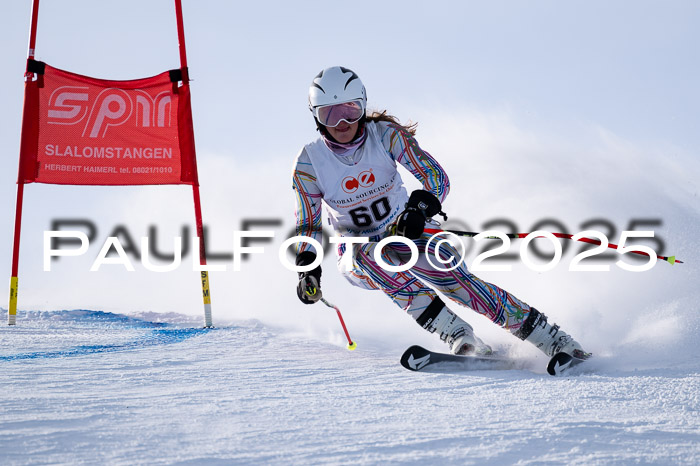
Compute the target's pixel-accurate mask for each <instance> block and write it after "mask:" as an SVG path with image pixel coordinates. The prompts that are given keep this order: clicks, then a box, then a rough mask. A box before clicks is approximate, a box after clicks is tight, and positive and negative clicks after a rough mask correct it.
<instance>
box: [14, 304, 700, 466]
mask: <svg viewBox="0 0 700 466" xmlns="http://www.w3.org/2000/svg"><path fill="white" fill-rule="evenodd" d="M438 343H439V342H438ZM438 349H439V346H438ZM401 352H402V350H401V349H398V348H397V349H393V350H387V349H386V348H383V347H382V345H380V344H378V343H373V342H371V341H370V342H366V344H364V345H363V344H362V342H359V343H358V349H357V350H356V351H354V352H350V351H347V350H346V349H345V348H344V346H343V345H342V344H339V340H337V339H336V340H335V341H334V342H324V341H320V340H319V339H314V338H308V337H307V336H304V335H299V334H293V333H290V332H289V331H285V330H282V329H275V328H271V327H269V326H264V325H262V324H260V323H259V322H255V321H242V322H238V323H234V324H230V325H226V326H221V327H218V328H214V329H201V328H199V323H198V322H197V321H193V320H192V318H191V317H187V316H182V315H177V314H169V315H168V314H166V315H163V314H141V315H138V316H126V315H120V314H113V313H106V312H100V311H82V310H76V311H54V312H47V311H42V312H38V311H37V312H21V313H20V314H19V319H18V325H17V326H16V327H7V326H4V327H0V372H1V373H2V377H1V378H0V389H1V391H2V393H3V397H2V399H0V462H1V463H2V464H30V463H31V464H57V463H61V464H66V463H68V464H86V463H90V464H99V463H109V464H173V463H175V464H200V463H206V464H397V463H399V464H508V463H510V464H512V463H518V464H531V463H549V464H609V463H614V464H627V463H635V462H641V463H657V464H698V463H700V375H699V372H700V363H698V362H697V359H696V358H694V357H688V356H687V355H685V356H682V357H674V355H672V354H667V355H665V356H664V357H661V358H656V359H653V358H650V359H649V360H650V362H648V363H644V361H645V358H644V357H639V358H636V359H635V358H630V357H627V358H626V359H627V360H624V361H623V360H620V358H614V357H612V356H606V355H602V356H600V357H598V358H597V359H594V360H591V361H588V362H587V363H586V364H584V365H582V366H583V367H582V366H579V367H581V369H580V370H577V371H576V372H574V373H573V374H572V375H570V376H567V377H560V378H556V377H551V376H549V375H547V374H545V373H544V365H545V363H546V360H545V359H544V358H537V357H535V358H533V357H532V356H527V357H525V359H526V360H525V361H524V363H525V366H526V367H527V369H523V370H506V371H475V372H461V373H460V372H431V373H414V372H409V371H407V370H405V369H403V368H402V367H401V366H400V365H399V364H398V359H399V357H400V355H401ZM513 357H522V356H517V355H516V356H513ZM577 369H578V368H577Z"/></svg>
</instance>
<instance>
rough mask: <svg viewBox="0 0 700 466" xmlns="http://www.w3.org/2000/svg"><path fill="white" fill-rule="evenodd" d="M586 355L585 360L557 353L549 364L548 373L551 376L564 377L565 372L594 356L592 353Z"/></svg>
mask: <svg viewBox="0 0 700 466" xmlns="http://www.w3.org/2000/svg"><path fill="white" fill-rule="evenodd" d="M583 354H584V355H585V358H579V357H576V356H572V355H570V354H568V353H557V354H555V355H554V356H552V359H550V360H549V364H547V373H548V374H549V375H554V376H558V375H562V374H563V373H564V372H566V371H567V370H568V369H570V368H571V367H573V366H577V365H579V364H581V363H582V362H584V361H585V360H586V359H588V358H590V357H591V356H592V355H591V353H583Z"/></svg>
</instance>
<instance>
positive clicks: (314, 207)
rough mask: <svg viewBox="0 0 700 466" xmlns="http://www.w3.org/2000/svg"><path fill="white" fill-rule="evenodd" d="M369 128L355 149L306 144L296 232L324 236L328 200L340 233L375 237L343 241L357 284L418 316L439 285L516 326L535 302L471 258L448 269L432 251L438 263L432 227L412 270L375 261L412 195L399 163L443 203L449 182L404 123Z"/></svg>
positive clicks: (403, 258) (385, 252)
mask: <svg viewBox="0 0 700 466" xmlns="http://www.w3.org/2000/svg"><path fill="white" fill-rule="evenodd" d="M365 131H367V133H368V134H367V137H366V140H365V142H364V143H363V144H362V146H360V147H359V148H357V149H356V150H355V152H354V153H352V154H351V155H343V156H340V155H336V154H335V153H334V152H332V151H331V150H330V149H329V148H328V147H327V145H326V144H325V143H324V142H323V139H322V138H319V139H318V140H316V141H314V142H313V143H311V144H307V145H306V146H305V147H304V148H303V149H302V150H301V152H300V153H299V155H298V156H297V159H296V164H295V167H294V174H293V188H294V191H295V194H296V234H297V235H300V236H308V237H311V238H313V239H315V240H317V241H319V242H320V241H321V238H322V231H321V230H322V221H321V217H322V208H321V204H322V202H321V201H323V203H324V204H326V210H327V211H328V216H329V221H330V223H331V225H332V226H333V228H334V230H335V231H336V233H337V234H339V235H342V236H364V237H369V242H368V243H364V244H355V245H350V246H347V247H346V245H345V244H341V245H340V246H339V248H338V255H339V260H338V264H339V268H340V271H341V273H342V274H343V275H344V276H345V277H346V278H347V279H348V280H349V281H350V282H351V283H352V284H353V285H356V286H360V287H362V288H365V289H372V290H376V289H380V290H382V291H383V292H384V293H385V294H386V295H387V296H389V297H390V298H391V299H392V300H393V301H394V302H395V303H396V304H397V305H398V306H399V307H400V308H401V309H403V310H405V311H407V312H408V313H409V315H411V316H412V317H413V318H414V319H417V318H418V317H419V316H420V315H421V314H422V313H423V311H425V309H426V307H427V306H428V305H429V304H430V303H431V302H432V300H433V299H434V298H435V297H436V292H435V290H437V291H439V292H440V293H442V294H444V295H445V296H447V297H448V298H449V299H451V300H452V301H454V302H456V303H458V304H460V305H462V306H465V307H468V308H471V309H473V310H474V311H476V312H478V313H479V314H483V315H485V316H486V317H488V318H489V319H490V320H491V321H492V322H494V323H496V324H498V325H500V326H502V327H504V328H506V329H508V330H510V331H511V332H513V333H515V332H516V331H517V330H518V329H519V328H520V326H521V324H522V323H523V320H524V319H525V318H526V317H527V315H528V313H529V312H530V306H528V305H527V304H526V303H524V302H523V301H521V300H519V299H518V298H516V297H515V296H513V295H512V294H510V293H508V292H507V291H505V290H503V289H501V288H499V287H497V286H495V285H493V284H490V283H487V282H485V281H483V280H481V279H479V278H478V277H476V276H474V275H473V274H471V273H470V272H469V270H468V269H467V266H466V265H465V264H464V262H462V264H461V265H460V266H458V267H456V268H455V269H453V270H449V271H447V270H445V269H444V268H441V269H437V268H435V267H433V265H432V264H431V263H430V262H429V261H428V257H427V256H428V255H430V256H431V257H432V262H433V264H434V263H436V262H437V261H436V260H435V241H432V242H430V243H429V242H428V239H429V238H430V235H429V234H427V233H424V234H423V236H422V237H421V238H419V239H417V240H415V241H414V243H415V244H416V246H417V247H418V251H419V252H420V254H419V258H418V262H417V263H416V264H415V265H414V266H413V267H411V268H410V269H409V270H407V271H404V272H390V271H388V270H386V268H383V267H381V266H380V265H379V264H378V263H377V262H376V261H375V259H374V251H375V249H376V247H377V243H378V242H379V241H380V240H381V239H382V238H384V237H386V236H389V235H390V233H389V232H388V228H387V227H388V226H390V225H391V224H392V223H393V222H394V221H395V219H396V218H397V217H398V215H399V214H400V213H401V212H402V211H403V209H404V206H405V203H406V202H407V200H408V196H407V194H406V190H405V188H404V187H403V183H402V181H401V177H400V174H399V172H398V169H397V164H401V165H402V166H403V167H404V168H406V170H408V171H409V172H410V173H411V174H412V175H413V176H415V177H416V178H417V179H418V180H419V181H420V182H421V183H422V185H423V189H425V190H426V191H429V192H431V193H432V194H433V195H435V196H436V197H437V198H438V199H439V200H440V202H443V201H444V200H445V197H446V196H447V194H448V192H449V189H450V183H449V180H448V178H447V174H446V173H445V171H444V170H443V169H442V167H441V166H440V165H439V164H438V163H437V161H436V160H435V159H434V158H433V157H432V156H431V155H430V154H428V153H427V152H426V151H424V150H422V149H421V148H420V146H419V145H418V143H417V141H416V140H415V138H414V137H413V136H412V135H411V134H410V133H409V132H408V131H406V130H405V129H403V128H402V127H400V126H398V125H394V124H392V123H387V122H376V123H375V122H368V123H366V125H365ZM426 244H428V250H427V251H426ZM306 250H312V251H314V248H313V246H312V245H310V244H309V243H300V244H299V246H298V250H297V252H298V253H300V252H303V251H306ZM439 252H440V256H441V257H442V258H445V259H447V258H449V257H450V256H451V257H453V258H454V261H457V260H458V258H459V257H460V253H459V252H458V251H457V250H455V249H453V248H452V247H451V246H447V243H443V244H442V245H441V246H440V249H439ZM345 254H352V256H351V264H352V267H351V269H350V270H345V268H344V267H340V262H341V259H343V256H344V255H345ZM381 257H382V259H383V260H384V262H385V263H386V264H389V265H392V266H398V265H403V264H406V263H407V262H408V260H409V259H410V258H411V253H410V249H409V247H408V246H407V245H405V244H402V243H394V242H392V243H390V244H389V245H387V246H385V247H384V248H383V249H382V253H381ZM453 263H454V262H453ZM453 263H448V264H446V266H447V267H449V266H450V265H453ZM447 267H445V268H447Z"/></svg>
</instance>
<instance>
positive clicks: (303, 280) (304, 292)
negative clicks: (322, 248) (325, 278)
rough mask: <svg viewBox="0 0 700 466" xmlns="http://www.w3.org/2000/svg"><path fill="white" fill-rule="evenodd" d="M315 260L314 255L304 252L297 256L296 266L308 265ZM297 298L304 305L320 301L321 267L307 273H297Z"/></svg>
mask: <svg viewBox="0 0 700 466" xmlns="http://www.w3.org/2000/svg"><path fill="white" fill-rule="evenodd" d="M315 260H316V253H315V252H312V251H304V252H302V253H301V254H299V255H298V256H297V260H296V264H297V265H309V264H311V263H313V261H315ZM297 296H298V297H299V299H300V300H301V302H302V303H304V304H314V303H315V302H316V301H318V300H319V299H321V296H322V295H321V266H320V265H319V266H318V267H316V268H315V269H312V270H309V271H308V272H299V284H298V285H297Z"/></svg>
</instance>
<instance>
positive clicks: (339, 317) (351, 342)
mask: <svg viewBox="0 0 700 466" xmlns="http://www.w3.org/2000/svg"><path fill="white" fill-rule="evenodd" d="M321 302H322V303H323V304H325V305H326V306H328V307H332V308H333V309H335V312H337V313H338V319H340V325H342V326H343V332H345V336H346V337H347V339H348V346H346V348H347V349H348V350H350V351H353V350H354V349H355V348H357V343H355V342H354V341H352V339H351V338H350V334H349V333H348V329H347V327H346V326H345V321H343V316H342V315H341V314H340V309H338V307H337V306H336V305H334V304H331V303H329V302H328V301H326V298H321Z"/></svg>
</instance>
